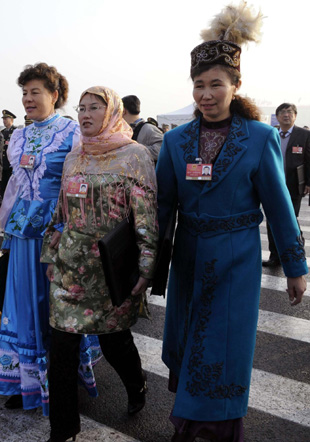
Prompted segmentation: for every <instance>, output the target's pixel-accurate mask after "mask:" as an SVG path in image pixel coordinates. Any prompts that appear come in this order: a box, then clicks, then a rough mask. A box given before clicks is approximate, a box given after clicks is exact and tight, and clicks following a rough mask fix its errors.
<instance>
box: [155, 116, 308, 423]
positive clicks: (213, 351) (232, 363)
mask: <svg viewBox="0 0 310 442" xmlns="http://www.w3.org/2000/svg"><path fill="white" fill-rule="evenodd" d="M199 124H200V120H199V119H196V120H194V121H192V122H190V123H188V124H186V125H183V126H180V127H178V128H176V129H173V130H172V131H170V132H168V133H167V134H166V135H165V137H164V142H163V146H162V148H161V152H160V155H159V159H158V164H157V180H158V206H159V212H158V213H159V228H160V235H161V236H162V235H163V233H164V231H165V226H166V224H167V222H168V218H169V214H170V213H171V210H172V207H173V205H174V202H175V201H176V200H178V203H179V209H178V224H177V230H176V235H175V244H174V251H173V257H172V265H171V271H170V280H169V287H168V298H167V310H166V324H165V332H164V343H163V356H162V357H163V361H164V362H165V364H166V365H167V366H168V367H169V369H170V370H171V371H172V372H173V373H174V374H175V375H176V376H177V377H178V379H179V383H178V389H177V393H176V400H175V406H174V410H173V415H174V416H178V417H182V418H185V419H192V420H199V421H220V420H226V419H234V418H239V417H242V416H244V415H245V414H246V411H247V405H248V396H249V387H250V377H251V369H252V362H253V355H254V347H255V336H256V327H257V319H258V309H259V295H260V283H261V244H260V233H259V224H260V223H261V221H262V219H263V215H262V212H261V210H260V206H261V204H262V206H263V209H264V212H265V214H266V216H267V218H268V220H269V222H270V225H271V227H272V230H273V233H274V237H275V240H276V244H277V247H278V250H279V254H280V257H281V261H282V265H283V268H284V271H285V274H286V275H287V276H290V277H297V276H300V275H303V274H306V273H307V272H308V268H307V264H306V258H305V253H304V248H303V244H302V240H301V236H300V230H299V227H298V224H297V222H296V217H295V215H294V211H293V207H292V204H291V200H290V196H289V193H288V191H287V188H286V185H285V178H284V173H283V164H282V157H281V150H280V142H279V135H278V133H277V131H276V130H275V129H273V128H271V127H270V126H267V125H265V124H263V123H260V122H257V121H249V120H246V119H243V118H241V117H239V116H238V115H234V117H233V120H232V124H231V128H230V132H229V134H228V137H227V139H226V142H225V144H224V146H223V148H222V150H221V152H220V154H219V156H218V158H217V159H216V161H215V163H214V167H213V174H212V181H204V182H201V181H189V180H186V179H185V175H186V165H187V164H188V163H195V159H196V158H197V157H198V141H199Z"/></svg>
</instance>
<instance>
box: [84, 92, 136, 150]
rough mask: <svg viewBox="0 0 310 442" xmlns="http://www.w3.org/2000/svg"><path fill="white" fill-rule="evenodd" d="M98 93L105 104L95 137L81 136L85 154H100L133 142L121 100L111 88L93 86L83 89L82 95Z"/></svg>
mask: <svg viewBox="0 0 310 442" xmlns="http://www.w3.org/2000/svg"><path fill="white" fill-rule="evenodd" d="M86 94H93V95H99V96H100V97H101V98H103V100H104V101H105V103H106V104H107V108H106V112H105V115H104V118H103V122H102V127H101V129H100V132H99V134H98V135H96V136H95V137H84V136H82V137H81V139H82V149H83V151H84V152H85V153H86V154H92V155H96V154H97V155H100V154H103V153H105V152H108V151H110V150H114V149H117V148H119V147H122V146H126V145H127V144H130V143H135V141H134V140H132V139H131V137H132V129H131V127H130V126H129V124H127V123H126V121H125V120H123V102H122V100H121V98H120V97H119V96H118V95H117V93H116V92H114V91H113V90H112V89H109V88H107V87H104V86H93V87H90V88H88V89H86V91H84V92H83V93H82V95H81V97H80V102H81V100H82V98H83V97H84V95H86Z"/></svg>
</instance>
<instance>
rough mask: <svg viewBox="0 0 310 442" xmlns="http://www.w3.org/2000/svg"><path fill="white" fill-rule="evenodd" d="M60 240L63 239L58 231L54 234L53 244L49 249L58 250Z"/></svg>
mask: <svg viewBox="0 0 310 442" xmlns="http://www.w3.org/2000/svg"><path fill="white" fill-rule="evenodd" d="M60 239H61V233H60V232H59V231H58V230H55V232H54V233H53V236H52V239H51V242H50V244H49V247H50V248H51V249H55V250H58V247H59V243H60Z"/></svg>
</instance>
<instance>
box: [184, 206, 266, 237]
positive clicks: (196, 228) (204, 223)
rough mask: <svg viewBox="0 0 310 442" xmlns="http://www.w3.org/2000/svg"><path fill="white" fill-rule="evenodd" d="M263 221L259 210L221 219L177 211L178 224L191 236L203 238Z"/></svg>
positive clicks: (257, 224) (250, 226) (252, 225)
mask: <svg viewBox="0 0 310 442" xmlns="http://www.w3.org/2000/svg"><path fill="white" fill-rule="evenodd" d="M263 219H264V215H263V214H262V211H261V210H260V209H254V210H250V211H248V212H242V213H236V214H235V215H229V216H223V217H222V216H221V217H215V216H209V215H206V214H203V215H200V216H197V215H196V214H194V213H190V214H188V213H184V212H182V211H179V215H178V224H179V225H180V227H183V228H184V229H185V230H187V231H188V232H189V233H190V234H191V235H194V236H197V235H200V236H202V237H203V238H208V237H211V236H215V235H221V234H223V233H228V232H233V231H236V230H244V229H251V228H253V227H257V226H259V224H260V223H261V222H262V221H263Z"/></svg>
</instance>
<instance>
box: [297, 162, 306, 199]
mask: <svg viewBox="0 0 310 442" xmlns="http://www.w3.org/2000/svg"><path fill="white" fill-rule="evenodd" d="M296 172H297V181H298V193H299V195H303V194H304V191H305V185H306V178H305V165H304V164H301V165H300V166H298V167H297V168H296Z"/></svg>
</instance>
